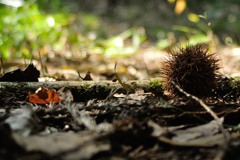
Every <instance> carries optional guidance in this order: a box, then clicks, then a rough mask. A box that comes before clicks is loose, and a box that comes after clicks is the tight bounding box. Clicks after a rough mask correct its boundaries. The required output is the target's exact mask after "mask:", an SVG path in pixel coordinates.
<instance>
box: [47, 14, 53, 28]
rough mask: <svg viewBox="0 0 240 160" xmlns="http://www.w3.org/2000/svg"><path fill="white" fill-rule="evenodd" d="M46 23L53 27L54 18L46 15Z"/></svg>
mask: <svg viewBox="0 0 240 160" xmlns="http://www.w3.org/2000/svg"><path fill="white" fill-rule="evenodd" d="M47 23H48V25H49V27H53V26H54V25H55V20H54V18H53V17H52V16H48V17H47Z"/></svg>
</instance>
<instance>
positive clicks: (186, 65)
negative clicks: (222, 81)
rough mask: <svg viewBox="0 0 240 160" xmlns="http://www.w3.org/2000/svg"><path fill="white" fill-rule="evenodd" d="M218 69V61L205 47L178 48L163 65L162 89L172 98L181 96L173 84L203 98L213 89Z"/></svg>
mask: <svg viewBox="0 0 240 160" xmlns="http://www.w3.org/2000/svg"><path fill="white" fill-rule="evenodd" d="M218 69H219V65H218V59H217V58H216V56H215V54H209V53H208V47H207V46H206V45H203V44H197V45H194V46H187V47H186V48H180V49H179V50H178V51H173V52H171V53H170V57H169V59H168V60H166V62H165V63H164V65H163V70H162V73H163V87H164V89H165V90H167V91H168V92H169V93H170V94H171V95H173V96H182V94H181V93H180V92H179V91H178V90H177V89H176V87H175V86H174V84H173V83H172V82H174V83H175V84H177V85H178V86H179V87H181V88H182V89H183V90H184V91H186V92H188V93H190V94H192V95H194V96H197V97H205V96H208V95H210V94H211V91H212V89H213V88H215V85H216V77H217V75H218Z"/></svg>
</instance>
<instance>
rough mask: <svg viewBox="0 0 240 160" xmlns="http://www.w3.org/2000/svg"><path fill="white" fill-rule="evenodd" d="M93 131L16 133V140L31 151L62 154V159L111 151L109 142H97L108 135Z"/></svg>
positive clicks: (55, 154)
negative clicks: (46, 133) (21, 134)
mask: <svg viewBox="0 0 240 160" xmlns="http://www.w3.org/2000/svg"><path fill="white" fill-rule="evenodd" d="M106 134H107V132H105V133H97V132H92V131H84V132H80V133H73V132H69V133H56V134H51V135H47V136H40V135H34V136H29V137H22V136H19V135H16V134H14V139H15V140H16V142H17V143H18V144H19V145H20V146H22V147H23V148H25V149H26V151H29V152H34V151H35V152H43V153H45V154H47V155H50V156H58V155H61V159H71V160H78V159H90V158H91V157H92V156H94V155H95V154H97V153H99V152H103V151H109V150H110V144H109V143H108V142H101V143H96V139H98V138H100V137H102V136H104V135H106Z"/></svg>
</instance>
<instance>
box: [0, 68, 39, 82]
mask: <svg viewBox="0 0 240 160" xmlns="http://www.w3.org/2000/svg"><path fill="white" fill-rule="evenodd" d="M39 76H40V72H39V70H37V69H36V67H35V66H34V65H33V64H32V63H31V64H29V65H28V66H27V68H26V69H24V70H23V71H22V70H21V69H16V70H14V71H11V72H7V73H5V74H4V75H3V76H1V77H0V82H38V78H39Z"/></svg>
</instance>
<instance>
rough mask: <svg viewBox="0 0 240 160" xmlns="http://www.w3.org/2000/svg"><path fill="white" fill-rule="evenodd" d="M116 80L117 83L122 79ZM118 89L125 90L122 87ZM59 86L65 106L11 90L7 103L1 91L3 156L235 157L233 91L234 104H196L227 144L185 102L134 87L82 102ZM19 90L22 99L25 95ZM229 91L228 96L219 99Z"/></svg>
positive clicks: (236, 134)
mask: <svg viewBox="0 0 240 160" xmlns="http://www.w3.org/2000/svg"><path fill="white" fill-rule="evenodd" d="M116 74H117V76H118V75H119V73H116V72H115V75H116ZM79 75H80V73H79ZM87 76H88V77H89V76H90V72H87V74H86V76H85V77H87ZM79 77H80V76H79ZM85 77H84V78H82V79H83V80H84V79H85ZM111 77H112V75H111ZM80 78H81V77H80ZM117 78H118V81H119V82H120V81H121V82H122V79H121V78H119V77H117ZM91 79H93V78H92V77H91V78H86V80H91ZM122 84H123V85H124V86H126V85H125V84H126V83H124V82H122ZM19 85H21V84H19ZM51 86H53V85H50V86H49V85H48V86H45V89H46V90H50V91H55V90H59V88H56V87H51ZM64 86H65V88H66V90H65V89H63V90H64V91H62V90H61V89H60V91H61V92H59V97H62V99H64V102H63V101H56V102H55V103H52V102H53V100H54V98H53V100H49V101H47V103H44V104H38V103H35V102H36V101H32V102H31V103H29V102H28V101H27V94H22V90H21V89H19V90H18V92H17V93H16V94H13V95H12V94H11V91H9V92H8V93H7V94H8V95H11V96H13V97H11V99H7V98H9V96H8V95H7V96H6V95H3V92H1V102H5V101H6V100H8V101H7V103H2V104H1V106H2V111H1V114H0V120H1V125H0V135H1V136H0V139H1V142H2V143H1V145H0V151H1V152H0V154H1V157H2V158H4V159H73V160H74V159H76V160H77V159H229V158H231V159H237V158H239V155H238V149H239V148H240V143H239V141H240V136H239V127H238V125H239V123H240V121H239V113H240V111H239V107H240V106H239V95H238V93H239V91H238V89H236V88H235V90H234V93H236V94H235V95H236V97H234V99H233V101H232V102H229V101H228V99H224V100H221V99H202V100H203V101H204V103H205V104H206V105H207V106H208V107H210V109H211V110H213V112H214V113H215V114H216V115H217V116H218V117H219V118H220V120H221V125H223V126H224V128H225V129H226V130H227V132H228V133H229V134H230V140H229V141H226V139H225V137H224V135H223V134H222V132H221V129H220V128H219V125H217V124H218V122H216V119H214V118H213V117H212V116H211V115H210V114H209V113H208V112H207V111H206V110H205V109H204V108H203V107H202V106H201V105H200V104H199V103H198V102H196V101H193V100H191V98H186V99H168V98H166V96H165V95H163V94H160V95H157V94H154V93H153V92H145V91H144V90H140V91H136V88H132V89H133V90H134V91H133V90H131V92H128V87H127V88H126V87H124V86H120V89H116V90H113V92H112V93H110V91H109V92H106V93H108V94H104V95H102V97H101V98H100V97H97V96H96V97H88V95H85V97H80V96H82V95H81V94H80V93H78V92H76V91H74V90H73V89H68V86H66V85H64ZM133 86H134V85H131V87H133ZM223 87H225V86H223ZM0 88H1V89H3V88H4V87H3V86H1V87H0ZM24 88H25V86H24V87H22V89H24ZM95 89H96V88H95ZM218 89H219V90H223V88H218ZM100 90H101V89H100ZM101 91H103V90H101ZM126 91H127V92H126ZM224 91H226V90H225V89H224ZM24 92H26V93H28V92H29V90H25V91H24ZM33 92H34V91H32V93H33ZM56 92H57V91H56ZM4 93H6V92H4ZM228 93H229V91H226V92H224V93H223V94H224V95H227V94H228ZM110 94H111V95H110ZM2 95H3V97H2ZM25 95H26V96H25ZM50 95H51V94H50ZM47 97H49V96H47ZM50 97H51V96H50ZM38 98H39V97H38ZM40 99H41V98H40ZM42 99H43V100H45V99H44V98H42ZM15 100H17V101H15ZM11 153H15V154H11Z"/></svg>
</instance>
